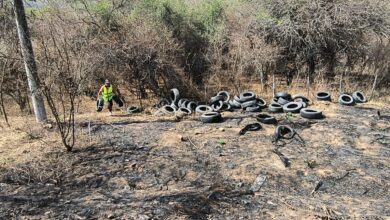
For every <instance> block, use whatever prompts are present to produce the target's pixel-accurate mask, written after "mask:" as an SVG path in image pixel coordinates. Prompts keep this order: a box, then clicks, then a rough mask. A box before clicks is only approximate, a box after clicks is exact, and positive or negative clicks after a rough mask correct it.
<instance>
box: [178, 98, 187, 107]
mask: <svg viewBox="0 0 390 220" xmlns="http://www.w3.org/2000/svg"><path fill="white" fill-rule="evenodd" d="M185 101H188V99H185V98H184V99H179V101H178V102H177V106H178V107H183V103H184V102H185Z"/></svg>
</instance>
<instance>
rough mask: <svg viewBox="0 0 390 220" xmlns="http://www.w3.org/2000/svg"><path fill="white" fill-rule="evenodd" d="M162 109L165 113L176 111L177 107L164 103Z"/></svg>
mask: <svg viewBox="0 0 390 220" xmlns="http://www.w3.org/2000/svg"><path fill="white" fill-rule="evenodd" d="M161 110H162V111H163V112H164V113H175V112H176V109H175V108H174V107H172V105H164V106H163V107H162V108H161Z"/></svg>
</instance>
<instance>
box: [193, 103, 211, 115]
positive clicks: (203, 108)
mask: <svg viewBox="0 0 390 220" xmlns="http://www.w3.org/2000/svg"><path fill="white" fill-rule="evenodd" d="M212 111H213V108H211V107H210V106H208V105H198V107H196V109H195V112H197V113H200V114H204V113H207V112H212Z"/></svg>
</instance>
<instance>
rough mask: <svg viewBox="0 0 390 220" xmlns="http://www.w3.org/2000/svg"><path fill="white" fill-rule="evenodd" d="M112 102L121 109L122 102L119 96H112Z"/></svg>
mask: <svg viewBox="0 0 390 220" xmlns="http://www.w3.org/2000/svg"><path fill="white" fill-rule="evenodd" d="M112 100H114V102H115V103H116V104H117V105H118V106H119V107H123V104H124V103H123V101H122V99H121V98H120V97H119V96H117V95H114V96H112Z"/></svg>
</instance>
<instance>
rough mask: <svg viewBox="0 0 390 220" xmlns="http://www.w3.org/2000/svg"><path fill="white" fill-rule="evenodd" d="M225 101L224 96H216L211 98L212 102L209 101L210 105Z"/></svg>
mask: <svg viewBox="0 0 390 220" xmlns="http://www.w3.org/2000/svg"><path fill="white" fill-rule="evenodd" d="M224 99H225V98H224V96H222V95H216V96H214V97H211V99H210V101H209V104H210V105H212V104H214V103H217V102H219V101H223V100H224Z"/></svg>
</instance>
